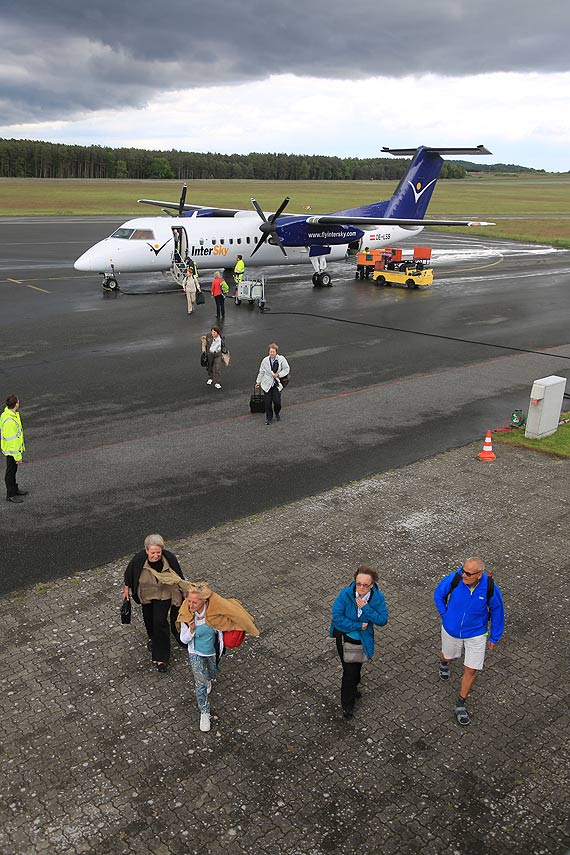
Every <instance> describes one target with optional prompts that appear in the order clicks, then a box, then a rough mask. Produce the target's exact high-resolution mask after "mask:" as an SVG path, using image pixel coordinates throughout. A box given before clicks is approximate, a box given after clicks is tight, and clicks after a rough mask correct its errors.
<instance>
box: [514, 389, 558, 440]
mask: <svg viewBox="0 0 570 855" xmlns="http://www.w3.org/2000/svg"><path fill="white" fill-rule="evenodd" d="M565 388H566V378H565V377H557V376H556V374H551V376H550V377H542V378H541V379H540V380H535V381H534V383H533V384H532V389H531V390H530V404H529V408H528V418H527V420H526V430H525V432H524V435H525V436H528V437H531V439H541V438H542V437H543V436H550V435H551V434H553V433H556V431H557V430H558V422H559V421H560V411H561V410H562V401H563V399H564V390H565Z"/></svg>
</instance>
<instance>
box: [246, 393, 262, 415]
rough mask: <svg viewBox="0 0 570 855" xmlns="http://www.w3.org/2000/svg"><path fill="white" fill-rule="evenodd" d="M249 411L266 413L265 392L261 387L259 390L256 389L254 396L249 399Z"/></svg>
mask: <svg viewBox="0 0 570 855" xmlns="http://www.w3.org/2000/svg"><path fill="white" fill-rule="evenodd" d="M249 409H250V410H251V412H252V413H264V412H265V398H264V397H263V390H262V389H261V387H260V388H259V389H258V388H257V387H254V389H253V395H252V396H251V398H250V399H249Z"/></svg>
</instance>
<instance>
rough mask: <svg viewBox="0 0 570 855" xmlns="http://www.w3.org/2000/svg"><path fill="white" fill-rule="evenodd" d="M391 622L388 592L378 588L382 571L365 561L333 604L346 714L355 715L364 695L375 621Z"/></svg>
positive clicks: (341, 686)
mask: <svg viewBox="0 0 570 855" xmlns="http://www.w3.org/2000/svg"><path fill="white" fill-rule="evenodd" d="M387 623H388V609H387V608H386V600H385V599H384V594H383V593H382V591H381V590H380V589H379V588H378V573H377V571H376V570H373V569H372V567H369V566H368V564H362V565H361V566H360V567H358V568H357V570H356V572H355V574H354V582H352V583H351V584H350V585H348V587H346V588H343V589H342V590H341V592H340V593H339V595H338V596H337V598H336V600H335V601H334V604H333V607H332V623H331V630H330V634H331V637H333V638H336V646H337V651H338V655H339V657H340V661H341V662H342V682H341V685H340V702H341V705H342V713H343V715H344V717H345V718H352V716H353V710H354V702H355V700H356V698H359V697H360V692H359V691H358V684H359V683H360V671H361V669H362V663H363V662H365V661H366V660H367V659H372V656H373V655H374V624H376V626H385V625H386V624H387Z"/></svg>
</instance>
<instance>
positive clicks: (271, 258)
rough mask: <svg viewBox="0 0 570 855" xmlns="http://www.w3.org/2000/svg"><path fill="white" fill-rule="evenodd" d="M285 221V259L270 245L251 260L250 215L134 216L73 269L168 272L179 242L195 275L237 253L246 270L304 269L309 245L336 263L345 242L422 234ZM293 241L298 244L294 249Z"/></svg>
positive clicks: (231, 261) (229, 263)
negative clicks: (292, 266) (193, 265)
mask: <svg viewBox="0 0 570 855" xmlns="http://www.w3.org/2000/svg"><path fill="white" fill-rule="evenodd" d="M289 220H290V222H289V223H287V224H286V228H287V231H288V242H287V256H286V257H285V256H284V255H283V254H282V253H281V251H280V249H279V247H278V246H275V245H272V244H271V243H270V242H269V241H268V242H266V243H265V244H264V245H263V246H261V247H260V248H259V251H258V252H256V254H255V256H254V257H253V258H251V253H252V252H253V250H254V249H255V247H256V245H257V243H258V241H259V238H260V232H259V218H258V217H257V216H256V215H251V214H249V212H244V213H243V214H241V213H238V214H236V215H235V216H233V217H198V216H192V217H187V216H186V217H162V216H161V217H138V218H136V219H134V220H129V221H128V222H126V223H124V224H123V225H122V226H121V227H120V228H119V229H117V230H116V231H115V232H113V234H112V235H111V236H110V237H108V238H105V239H104V240H102V241H99V243H97V244H95V245H94V246H93V247H91V249H88V250H87V252H85V253H84V254H83V255H82V256H81V257H80V258H78V259H77V261H76V262H75V268H76V269H77V270H82V271H85V272H91V273H101V274H103V275H105V274H108V273H110V272H112V271H114V273H117V274H120V273H152V272H154V271H157V272H158V271H162V272H166V271H168V270H170V269H171V267H172V265H173V263H174V261H175V244H176V240H177V239H178V241H179V254H180V255H181V256H182V257H185V255H186V254H187V255H189V256H190V258H192V259H194V261H195V262H196V264H197V266H198V269H199V270H204V269H205V270H214V269H216V268H230V269H233V267H234V266H235V263H236V261H237V257H238V254H239V255H242V256H243V259H244V261H245V264H246V267H266V266H272V265H281V264H308V263H309V262H310V257H309V242H310V244H311V245H315V244H316V243H317V242H318V244H320V245H322V246H326V253H325V254H326V259H327V261H338V260H340V259H342V258H344V256H345V254H346V248H347V245H348V244H349V243H355V242H358V243H360V244H362V245H370V246H371V247H380V246H387V245H389V244H391V243H397V242H398V241H400V240H403V239H404V238H406V237H408V238H409V237H414V236H415V235H416V234H418V233H419V232H420V231H421V230H422V228H421V227H417V228H413V229H411V228H402V227H400V226H389V227H387V226H378V227H377V228H376V229H373V230H363V229H361V228H357V227H350V226H346V227H339V226H329V227H319V226H309V225H308V224H307V223H306V217H301V216H292V217H290V218H289ZM175 230H177V231H178V235H176V232H175ZM303 241H306V243H303ZM297 242H298V245H292V244H293V243H297Z"/></svg>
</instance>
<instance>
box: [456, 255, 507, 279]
mask: <svg viewBox="0 0 570 855" xmlns="http://www.w3.org/2000/svg"><path fill="white" fill-rule="evenodd" d="M503 261H504V259H502V258H499V260H498V261H492V262H491V263H490V264H479V265H478V266H477V267H458V268H457V269H455V268H453V269H451V270H449V273H471V271H472V270H487V268H488V267H496V266H497V264H502V263H503ZM447 272H448V271H447V270H446V271H445V273H447ZM441 275H442V276H443V275H445V274H444V271H443V270H442V272H441Z"/></svg>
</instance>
